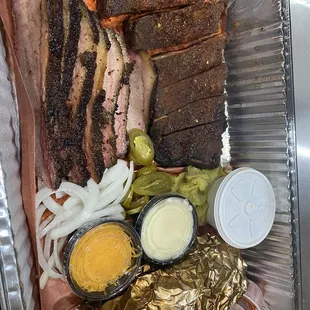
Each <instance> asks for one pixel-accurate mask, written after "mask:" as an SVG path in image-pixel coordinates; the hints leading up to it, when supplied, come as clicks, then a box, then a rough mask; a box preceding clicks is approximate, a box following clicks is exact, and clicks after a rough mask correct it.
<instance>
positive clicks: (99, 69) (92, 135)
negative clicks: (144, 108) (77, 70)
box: [83, 13, 108, 181]
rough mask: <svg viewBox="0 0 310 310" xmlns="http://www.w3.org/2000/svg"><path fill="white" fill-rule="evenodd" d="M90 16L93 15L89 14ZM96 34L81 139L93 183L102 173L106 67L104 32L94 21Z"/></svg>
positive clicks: (106, 51)
mask: <svg viewBox="0 0 310 310" xmlns="http://www.w3.org/2000/svg"><path fill="white" fill-rule="evenodd" d="M89 14H91V16H92V15H93V14H94V13H89ZM94 23H95V26H96V27H97V31H98V32H96V33H98V35H99V37H98V39H99V40H98V45H97V50H96V51H97V58H96V71H95V75H94V83H93V86H92V95H91V99H90V101H89V103H88V105H87V109H86V119H87V122H86V127H85V131H84V138H83V149H84V152H85V155H86V159H87V169H88V171H89V172H90V175H91V177H92V178H93V179H94V180H95V181H99V180H101V178H102V175H103V171H104V161H103V154H102V143H103V136H102V131H101V129H102V127H103V124H104V110H103V102H104V100H105V92H104V90H103V78H104V73H105V70H106V65H107V53H108V46H107V44H106V38H105V30H103V29H102V28H101V27H100V25H99V23H98V22H96V21H94Z"/></svg>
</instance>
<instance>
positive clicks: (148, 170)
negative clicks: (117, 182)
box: [137, 165, 156, 178]
mask: <svg viewBox="0 0 310 310" xmlns="http://www.w3.org/2000/svg"><path fill="white" fill-rule="evenodd" d="M152 172H156V167H155V166H153V165H150V166H146V167H143V168H141V169H139V170H138V171H137V178H139V177H141V175H145V174H149V173H152Z"/></svg>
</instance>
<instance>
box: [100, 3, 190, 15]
mask: <svg viewBox="0 0 310 310" xmlns="http://www.w3.org/2000/svg"><path fill="white" fill-rule="evenodd" d="M189 3H190V0H171V1H167V0H100V1H97V11H98V13H99V15H100V17H101V18H109V17H113V16H118V15H122V14H138V13H143V12H151V11H155V10H162V9H167V8H175V7H181V6H185V5H188V4H189Z"/></svg>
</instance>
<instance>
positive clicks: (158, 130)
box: [150, 96, 226, 140]
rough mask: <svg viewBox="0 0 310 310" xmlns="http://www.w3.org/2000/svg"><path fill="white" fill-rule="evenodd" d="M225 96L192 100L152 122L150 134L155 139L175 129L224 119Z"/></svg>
mask: <svg viewBox="0 0 310 310" xmlns="http://www.w3.org/2000/svg"><path fill="white" fill-rule="evenodd" d="M225 99H226V97H225V96H220V97H213V98H209V99H203V100H200V101H197V102H192V103H190V104H188V105H186V106H185V107H182V108H180V109H177V110H175V111H173V112H171V113H170V114H168V115H166V116H163V117H161V118H159V119H157V120H155V121H154V122H153V125H152V127H151V129H150V136H151V138H152V139H154V140H157V139H158V138H160V136H166V135H168V134H171V133H174V132H176V131H181V130H183V129H187V128H191V127H196V126H199V125H203V124H208V123H212V122H218V121H225V120H226V116H225V105H224V102H225Z"/></svg>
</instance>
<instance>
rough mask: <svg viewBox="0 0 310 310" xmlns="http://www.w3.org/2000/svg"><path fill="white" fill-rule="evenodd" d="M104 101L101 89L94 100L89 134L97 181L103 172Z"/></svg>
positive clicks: (103, 93)
mask: <svg viewBox="0 0 310 310" xmlns="http://www.w3.org/2000/svg"><path fill="white" fill-rule="evenodd" d="M104 100H105V91H104V90H103V89H102V90H101V91H100V92H99V94H98V96H97V97H96V99H95V102H94V106H93V113H92V134H91V140H92V144H91V153H92V157H93V161H94V166H95V172H96V174H97V176H98V178H99V180H100V179H101V178H102V176H103V172H104V168H105V166H104V160H103V156H102V142H103V135H102V131H101V129H102V127H103V125H104V123H105V122H106V114H105V110H104V109H103V106H102V102H104Z"/></svg>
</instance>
